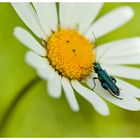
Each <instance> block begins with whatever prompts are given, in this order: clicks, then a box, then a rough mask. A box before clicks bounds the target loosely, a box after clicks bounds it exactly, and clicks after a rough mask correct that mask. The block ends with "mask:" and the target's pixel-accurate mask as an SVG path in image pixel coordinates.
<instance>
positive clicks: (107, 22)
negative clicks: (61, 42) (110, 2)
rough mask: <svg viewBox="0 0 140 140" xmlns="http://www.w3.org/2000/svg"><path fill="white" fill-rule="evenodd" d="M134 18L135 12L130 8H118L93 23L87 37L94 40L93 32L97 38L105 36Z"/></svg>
mask: <svg viewBox="0 0 140 140" xmlns="http://www.w3.org/2000/svg"><path fill="white" fill-rule="evenodd" d="M133 16H134V11H133V9H132V8H130V7H128V6H125V7H121V8H117V9H115V10H113V11H111V12H109V13H107V14H106V15H104V16H103V17H101V18H100V19H98V20H97V21H96V22H95V23H93V25H92V26H91V27H90V28H89V30H88V31H87V32H86V34H85V36H86V37H87V38H88V39H89V40H93V36H92V32H94V34H95V36H96V38H99V37H101V36H104V35H105V34H108V33H110V32H112V31H113V30H115V29H117V28H119V27H121V26H123V25H124V24H126V23H127V22H128V21H129V20H130V19H132V17H133Z"/></svg>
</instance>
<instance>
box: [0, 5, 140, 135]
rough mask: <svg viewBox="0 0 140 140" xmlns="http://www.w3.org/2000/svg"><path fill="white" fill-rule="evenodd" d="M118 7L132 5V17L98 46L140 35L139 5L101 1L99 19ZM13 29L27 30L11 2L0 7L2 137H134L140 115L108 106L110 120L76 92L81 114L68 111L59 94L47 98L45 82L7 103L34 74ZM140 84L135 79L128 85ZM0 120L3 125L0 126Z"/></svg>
mask: <svg viewBox="0 0 140 140" xmlns="http://www.w3.org/2000/svg"><path fill="white" fill-rule="evenodd" d="M123 5H129V6H131V7H132V8H133V9H134V11H135V17H134V18H133V20H132V21H130V22H129V23H128V24H126V25H125V26H123V27H121V28H119V29H117V30H115V31H113V32H112V33H110V34H108V35H106V36H104V37H102V38H100V39H98V44H102V43H105V42H108V41H112V40H116V39H121V38H127V37H133V36H140V3H105V5H104V7H103V9H102V10H101V13H100V14H99V16H98V17H100V16H102V15H104V14H105V13H106V12H108V11H110V10H112V9H114V8H116V7H119V6H123ZM15 26H22V27H25V28H27V27H26V26H25V25H24V23H23V22H22V21H21V20H20V18H19V17H18V16H17V15H16V13H15V11H14V10H13V9H12V7H11V5H10V3H0V123H1V128H0V129H1V130H0V136H1V137H139V136H140V112H130V111H126V110H123V109H121V108H119V107H116V106H115V105H113V104H110V103H108V104H109V107H110V112H111V114H110V116H109V117H103V116H100V115H99V114H97V112H95V110H94V109H93V108H92V106H91V105H90V104H89V103H88V102H87V101H86V100H84V99H83V98H82V97H81V96H80V95H78V94H76V96H77V99H78V101H79V104H80V107H81V110H80V112H78V113H75V112H72V111H71V109H70V108H69V106H68V103H67V101H66V99H65V96H64V94H63V95H62V97H61V98H60V99H52V98H50V97H49V96H48V95H47V93H46V85H45V82H44V81H42V80H39V81H38V82H36V83H35V84H34V85H33V86H32V87H31V88H30V90H28V92H26V94H25V95H24V96H22V97H21V98H20V100H18V102H16V104H14V106H13V107H12V108H11V112H10V113H9V114H7V115H6V116H4V114H5V113H6V112H7V110H9V108H10V106H11V103H12V102H13V100H14V99H15V98H16V97H17V95H18V94H19V92H20V90H21V89H22V88H24V87H25V85H26V84H27V83H29V82H30V81H31V80H32V79H33V78H34V77H36V72H35V70H34V69H32V68H31V67H30V66H28V65H27V64H26V63H25V61H24V55H25V52H26V51H27V49H26V47H24V46H23V45H22V44H21V43H20V42H18V40H17V39H16V38H15V37H14V36H13V29H14V27H15ZM129 82H131V83H133V84H134V85H136V86H139V87H140V85H139V81H130V80H129ZM2 121H5V122H4V123H2Z"/></svg>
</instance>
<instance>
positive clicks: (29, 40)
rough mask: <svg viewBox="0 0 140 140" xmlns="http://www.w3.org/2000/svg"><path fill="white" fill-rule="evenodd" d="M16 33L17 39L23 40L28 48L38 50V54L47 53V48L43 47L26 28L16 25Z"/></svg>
mask: <svg viewBox="0 0 140 140" xmlns="http://www.w3.org/2000/svg"><path fill="white" fill-rule="evenodd" d="M14 35H15V36H16V37H17V39H18V40H19V41H20V42H22V43H23V44H24V45H26V46H27V47H28V48H30V49H31V50H33V51H34V52H36V53H37V54H39V55H41V56H46V55H47V50H46V49H45V48H43V47H42V46H41V45H40V44H39V43H38V41H37V40H36V39H35V38H33V36H32V35H31V34H30V33H29V32H28V31H26V30H25V29H23V28H21V27H16V28H15V30H14Z"/></svg>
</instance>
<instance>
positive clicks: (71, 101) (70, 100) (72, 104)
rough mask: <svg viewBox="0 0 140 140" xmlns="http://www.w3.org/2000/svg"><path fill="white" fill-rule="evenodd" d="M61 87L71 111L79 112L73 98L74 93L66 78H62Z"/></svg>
mask: <svg viewBox="0 0 140 140" xmlns="http://www.w3.org/2000/svg"><path fill="white" fill-rule="evenodd" d="M62 86H63V89H64V92H65V96H66V98H67V100H68V103H69V105H70V107H71V109H72V110H73V111H79V110H80V108H79V104H78V102H77V100H76V97H75V94H74V91H73V89H72V87H71V85H70V82H69V80H68V79H67V78H65V77H63V78H62Z"/></svg>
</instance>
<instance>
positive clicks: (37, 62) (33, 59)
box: [25, 51, 48, 68]
mask: <svg viewBox="0 0 140 140" xmlns="http://www.w3.org/2000/svg"><path fill="white" fill-rule="evenodd" d="M25 61H26V62H27V63H28V64H29V65H31V66H32V67H34V68H38V67H44V66H46V65H48V60H47V59H46V58H43V57H40V56H39V55H37V54H36V53H34V52H32V51H28V52H27V53H26V55H25Z"/></svg>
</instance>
